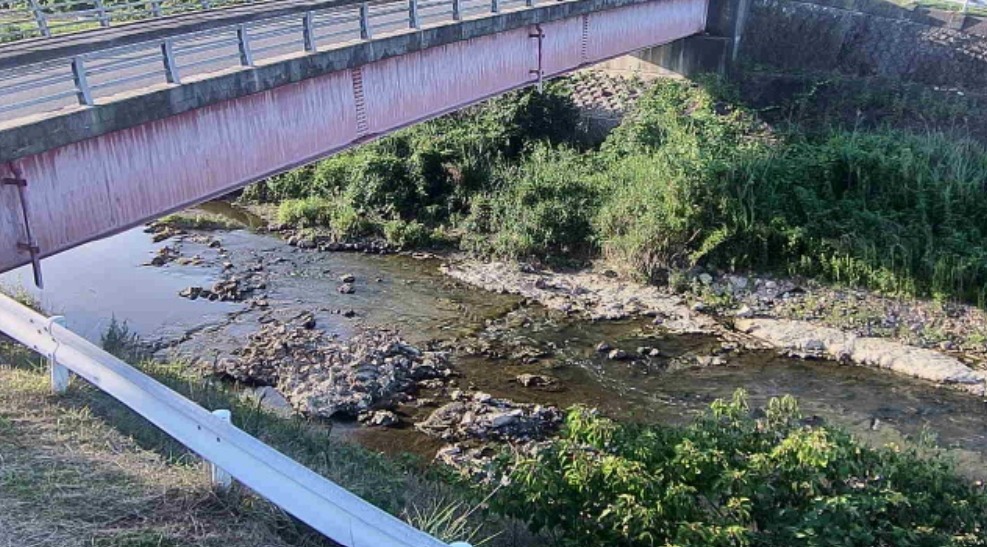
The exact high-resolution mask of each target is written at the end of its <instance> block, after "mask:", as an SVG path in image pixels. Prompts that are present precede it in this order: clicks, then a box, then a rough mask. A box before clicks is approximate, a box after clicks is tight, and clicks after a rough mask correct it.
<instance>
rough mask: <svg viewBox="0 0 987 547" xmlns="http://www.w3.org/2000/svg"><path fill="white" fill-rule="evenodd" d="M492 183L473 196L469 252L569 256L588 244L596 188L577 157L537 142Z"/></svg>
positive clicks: (570, 152) (512, 256)
mask: <svg viewBox="0 0 987 547" xmlns="http://www.w3.org/2000/svg"><path fill="white" fill-rule="evenodd" d="M498 182H499V184H498V186H497V187H496V188H495V190H494V191H493V192H492V193H491V194H489V195H488V196H487V197H484V198H477V199H475V200H474V203H473V208H472V210H471V214H470V218H469V219H467V227H468V229H469V230H470V231H472V232H473V233H474V235H475V237H473V238H471V239H469V240H468V242H467V246H468V247H469V248H471V249H472V250H474V251H481V252H484V251H485V252H487V253H488V254H492V255H495V256H501V257H511V258H527V257H544V258H556V259H558V258H570V257H578V256H580V255H585V253H586V251H588V250H589V248H590V246H591V236H592V224H591V219H592V216H593V211H594V210H595V208H596V205H597V199H598V196H597V192H596V191H595V189H594V187H593V183H592V181H591V179H590V178H589V177H588V176H587V169H586V167H585V166H584V165H583V162H582V160H581V158H580V157H579V156H578V155H577V154H576V153H575V152H572V151H569V150H553V149H551V148H548V147H538V148H536V149H535V150H533V151H532V152H531V153H530V155H529V156H528V157H526V158H525V160H524V162H523V163H522V164H521V165H519V166H517V167H514V168H506V169H504V170H503V171H502V172H500V173H499V174H498Z"/></svg>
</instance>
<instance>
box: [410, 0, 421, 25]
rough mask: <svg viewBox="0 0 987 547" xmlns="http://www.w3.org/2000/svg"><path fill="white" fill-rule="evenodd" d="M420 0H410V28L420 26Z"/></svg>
mask: <svg viewBox="0 0 987 547" xmlns="http://www.w3.org/2000/svg"><path fill="white" fill-rule="evenodd" d="M419 26H420V25H419V22H418V0H408V28H419Z"/></svg>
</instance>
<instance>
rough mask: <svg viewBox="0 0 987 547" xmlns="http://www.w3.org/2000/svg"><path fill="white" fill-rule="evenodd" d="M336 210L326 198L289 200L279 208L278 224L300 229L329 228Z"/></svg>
mask: <svg viewBox="0 0 987 547" xmlns="http://www.w3.org/2000/svg"><path fill="white" fill-rule="evenodd" d="M334 209H335V206H334V205H333V203H332V202H331V201H329V200H327V199H324V198H318V197H311V198H305V199H289V200H285V201H283V202H281V204H280V205H279V206H278V222H280V223H281V224H288V225H291V226H297V227H299V228H310V227H312V226H327V225H329V223H330V222H331V221H332V214H333V210H334Z"/></svg>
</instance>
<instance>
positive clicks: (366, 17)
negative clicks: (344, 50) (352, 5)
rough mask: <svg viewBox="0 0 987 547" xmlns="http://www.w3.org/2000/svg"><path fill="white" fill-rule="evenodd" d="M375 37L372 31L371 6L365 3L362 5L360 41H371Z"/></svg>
mask: <svg viewBox="0 0 987 547" xmlns="http://www.w3.org/2000/svg"><path fill="white" fill-rule="evenodd" d="M372 37H373V32H371V31H370V6H369V5H368V4H367V3H366V2H364V3H362V4H360V39H361V40H369V39H370V38H372Z"/></svg>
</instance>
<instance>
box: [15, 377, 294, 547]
mask: <svg viewBox="0 0 987 547" xmlns="http://www.w3.org/2000/svg"><path fill="white" fill-rule="evenodd" d="M92 395H94V394H93V393H92V392H91V390H88V389H78V388H75V389H73V390H72V391H71V392H70V393H69V395H68V396H66V397H60V398H55V397H52V396H51V395H49V393H48V382H47V379H46V375H45V373H44V370H43V369H41V368H39V367H37V366H32V365H24V364H22V365H19V366H2V367H0V546H4V547H6V546H10V547H14V546H16V547H42V546H52V547H54V546H58V547H73V546H88V547H125V546H126V547H152V546H155V547H157V546H160V547H165V546H167V547H173V546H174V547H178V546H186V545H202V546H217V547H218V546H224V547H229V546H232V545H237V546H239V545H244V546H253V545H256V546H262V545H263V546H271V547H276V546H281V545H290V544H293V543H294V542H293V541H292V542H291V543H289V542H288V541H286V538H284V537H281V536H280V535H279V532H280V530H278V526H277V522H278V521H279V520H280V521H284V522H287V521H288V520H289V519H288V518H287V517H286V516H284V515H283V514H280V511H278V510H277V509H276V508H274V507H271V506H270V505H269V504H267V503H265V502H261V501H259V500H255V499H247V498H243V499H238V498H237V497H236V496H234V495H217V494H215V493H214V492H213V491H212V490H211V489H210V488H209V484H208V480H207V479H206V475H205V469H204V467H203V466H202V464H201V463H199V462H197V461H194V460H189V461H188V462H181V461H174V460H173V459H171V458H168V457H165V456H162V455H161V454H159V453H157V452H155V451H153V450H149V449H146V448H143V447H141V446H140V445H139V444H138V442H137V441H136V440H135V439H134V438H132V437H129V436H127V435H124V434H123V433H121V432H120V431H118V430H117V429H115V428H114V427H112V426H111V425H110V424H109V423H107V421H106V420H105V419H104V417H101V416H99V415H97V414H96V413H94V411H93V409H92V408H91V407H90V406H89V405H88V404H87V402H88V400H89V399H90V397H92ZM288 539H294V538H288Z"/></svg>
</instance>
